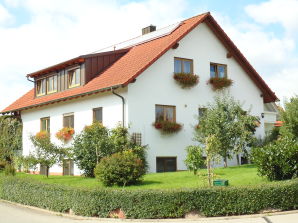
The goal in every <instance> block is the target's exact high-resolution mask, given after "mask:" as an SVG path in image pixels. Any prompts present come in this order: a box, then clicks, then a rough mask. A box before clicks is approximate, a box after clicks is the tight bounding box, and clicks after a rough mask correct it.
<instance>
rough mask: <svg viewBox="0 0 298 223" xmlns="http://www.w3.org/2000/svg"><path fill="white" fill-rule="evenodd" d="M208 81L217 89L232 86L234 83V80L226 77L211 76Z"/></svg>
mask: <svg viewBox="0 0 298 223" xmlns="http://www.w3.org/2000/svg"><path fill="white" fill-rule="evenodd" d="M208 83H210V84H212V89H213V90H215V91H216V90H222V89H224V88H227V87H229V86H231V85H232V84H233V81H232V80H231V79H229V78H226V77H223V78H221V77H211V78H210V79H209V81H208Z"/></svg>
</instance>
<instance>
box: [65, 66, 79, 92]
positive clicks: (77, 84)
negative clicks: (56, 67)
mask: <svg viewBox="0 0 298 223" xmlns="http://www.w3.org/2000/svg"><path fill="white" fill-rule="evenodd" d="M76 70H79V71H78V74H79V83H75V84H74V85H71V82H70V81H71V80H72V79H70V74H71V73H72V74H76V73H77V72H76ZM81 79H82V78H81V69H80V67H73V68H71V69H68V70H67V87H68V88H74V87H78V86H81Z"/></svg>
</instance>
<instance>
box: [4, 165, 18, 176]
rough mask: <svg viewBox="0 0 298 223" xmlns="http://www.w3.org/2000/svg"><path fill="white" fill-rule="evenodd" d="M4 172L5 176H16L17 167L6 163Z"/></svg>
mask: <svg viewBox="0 0 298 223" xmlns="http://www.w3.org/2000/svg"><path fill="white" fill-rule="evenodd" d="M4 174H5V176H15V175H16V169H15V167H14V165H12V164H6V165H5V168H4Z"/></svg>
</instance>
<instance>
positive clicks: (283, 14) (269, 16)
mask: <svg viewBox="0 0 298 223" xmlns="http://www.w3.org/2000/svg"><path fill="white" fill-rule="evenodd" d="M245 10H246V12H247V13H248V14H249V15H250V16H251V17H252V18H253V19H254V20H255V21H257V22H259V23H262V24H271V23H280V24H282V26H283V27H284V28H285V30H286V32H287V33H289V34H290V35H293V34H295V35H297V30H298V1H297V0H270V1H267V2H263V3H261V4H256V5H249V6H247V7H246V8H245Z"/></svg>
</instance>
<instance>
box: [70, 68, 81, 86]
mask: <svg viewBox="0 0 298 223" xmlns="http://www.w3.org/2000/svg"><path fill="white" fill-rule="evenodd" d="M80 84H81V72H80V69H79V68H77V69H73V70H70V71H68V87H69V88H72V87H76V86H79V85H80Z"/></svg>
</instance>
